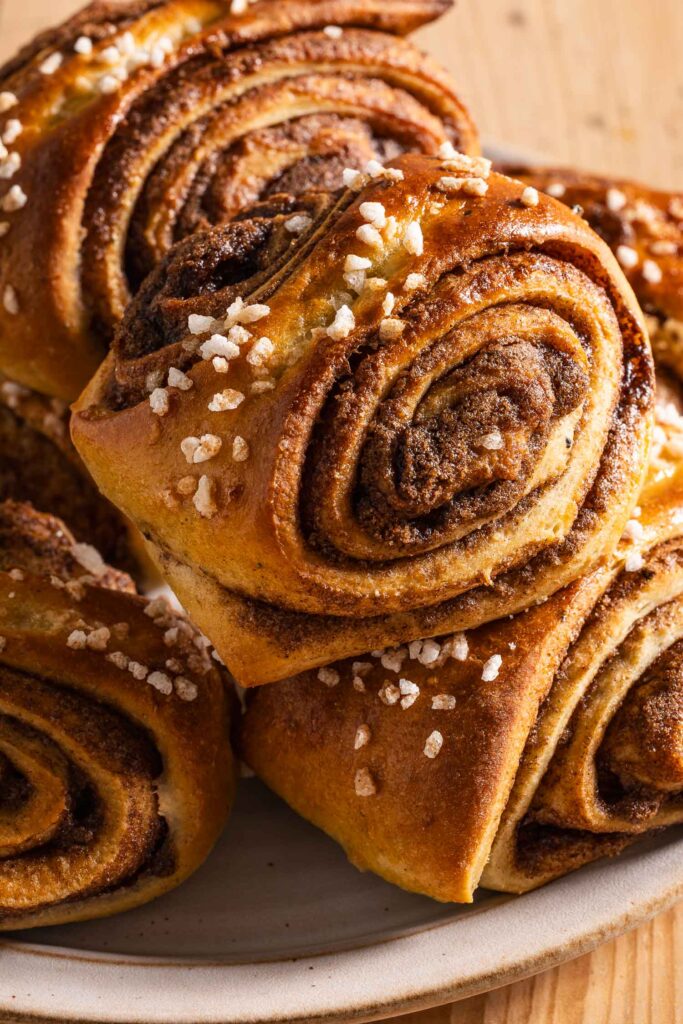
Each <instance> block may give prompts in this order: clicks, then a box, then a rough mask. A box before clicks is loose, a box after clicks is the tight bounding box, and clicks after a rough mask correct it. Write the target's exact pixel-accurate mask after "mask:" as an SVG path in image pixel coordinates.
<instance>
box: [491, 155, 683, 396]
mask: <svg viewBox="0 0 683 1024" xmlns="http://www.w3.org/2000/svg"><path fill="white" fill-rule="evenodd" d="M502 169H503V170H504V171H505V173H506V174H510V175H512V177H515V178H519V179H520V180H522V181H524V182H525V183H528V184H529V185H531V186H533V187H535V188H538V189H541V190H542V191H544V192H547V193H548V194H549V195H552V196H554V197H555V198H557V199H558V200H560V201H561V202H563V203H566V205H567V206H580V207H581V211H582V216H584V217H585V218H586V220H587V221H588V223H589V224H590V225H591V227H592V228H593V229H594V230H595V231H597V233H598V234H599V235H600V236H601V237H602V238H604V240H605V241H606V242H607V244H608V245H609V246H610V248H611V249H612V250H613V251H614V252H615V253H616V254H617V258H619V259H620V262H621V264H622V267H623V270H624V273H625V274H626V276H627V278H628V279H629V282H630V284H631V286H632V288H633V290H634V291H635V293H636V297H637V298H638V301H639V302H640V304H641V306H642V307H643V310H644V311H645V313H646V314H648V329H649V332H650V340H651V342H652V350H653V354H654V357H655V362H656V363H657V364H658V366H660V367H665V368H667V369H668V370H671V371H673V372H674V373H675V374H676V375H677V377H678V378H679V380H683V193H681V192H667V191H664V190H657V189H653V188H649V187H648V186H646V185H640V184H637V183H635V182H632V181H625V180H623V179H620V178H606V177H599V176H597V175H593V174H585V173H582V172H581V171H574V170H570V169H567V168H554V167H549V168H532V167H526V166H523V165H512V164H506V165H504V166H503V168H502Z"/></svg>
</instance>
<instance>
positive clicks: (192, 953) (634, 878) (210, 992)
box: [0, 147, 683, 1024]
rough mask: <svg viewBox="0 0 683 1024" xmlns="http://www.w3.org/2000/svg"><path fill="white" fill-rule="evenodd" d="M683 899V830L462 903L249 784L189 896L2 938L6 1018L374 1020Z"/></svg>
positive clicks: (184, 891) (529, 964)
mask: <svg viewBox="0 0 683 1024" xmlns="http://www.w3.org/2000/svg"><path fill="white" fill-rule="evenodd" d="M495 155H496V156H497V157H498V158H500V159H504V158H505V159H508V160H524V159H525V155H524V154H520V153H518V152H514V151H510V150H509V149H504V150H503V149H501V148H498V147H496V153H495ZM526 158H527V159H528V154H527V155H526ZM681 896H683V829H679V830H672V831H669V832H667V833H664V834H662V835H661V836H659V837H658V838H657V839H654V840H650V841H649V842H646V843H641V844H638V845H636V846H634V847H632V848H631V849H630V850H629V851H627V852H626V853H625V854H623V855H622V856H620V857H619V858H617V859H616V860H611V861H601V862H598V863H596V864H593V865H591V866H590V867H587V868H584V869H582V870H581V871H578V872H576V873H575V874H573V875H569V876H567V877H566V878H563V879H560V880H559V881H557V882H554V883H552V884H551V885H548V886H546V887H545V888H543V889H540V890H538V891H537V892H534V893H529V894H527V895H525V896H523V897H508V896H500V895H496V894H494V893H482V894H481V895H480V896H479V897H478V898H477V900H476V902H475V903H474V904H473V905H472V906H469V907H454V906H444V905H441V904H438V903H434V902H432V901H431V900H428V899H425V898H423V897H419V896H411V895H409V894H408V893H404V892H402V891H401V890H399V889H396V888H394V887H393V886H390V885H388V884H387V883H385V882H382V881H381V880H380V879H379V878H376V877H374V876H373V875H368V874H360V873H359V872H358V871H356V870H355V869H354V868H353V867H351V866H350V865H349V864H348V863H347V861H346V859H345V857H344V854H343V853H342V851H341V850H340V848H339V847H338V846H337V845H336V844H335V843H333V842H332V841H331V840H330V839H328V838H327V837H326V836H324V835H322V833H320V832H318V831H317V830H316V829H314V828H313V827H312V826H310V825H308V824H307V823H306V822H304V821H303V820H301V819H300V818H298V817H297V816H296V815H295V814H294V813H293V812H291V811H290V810H289V809H288V808H287V807H286V806H285V805H284V804H283V803H282V802H281V801H279V800H278V799H277V798H276V797H275V796H273V795H272V794H271V793H269V792H268V791H267V790H266V789H265V788H264V787H263V786H262V785H261V784H260V783H259V782H258V781H257V780H255V779H249V780H245V781H243V782H242V784H241V786H240V793H239V797H238V801H237V806H236V808H235V811H234V813H233V815H232V817H231V819H230V822H229V824H228V828H227V829H226V832H225V834H224V835H223V837H222V839H221V841H220V843H219V845H218V847H217V848H216V850H215V851H214V853H213V854H212V856H211V857H210V858H209V860H208V862H207V863H206V864H205V865H204V867H203V868H202V869H201V870H200V871H199V872H197V874H196V875H195V876H194V877H193V878H191V879H190V880H189V881H188V882H186V883H185V885H183V886H182V887H181V888H180V889H178V890H177V891H176V892H173V893H170V894H169V895H168V896H165V897H163V898H162V899H160V900H157V901H156V902H155V903H153V904H150V905H148V906H146V907H142V908H140V909H138V910H134V911H131V912H129V913H127V914H121V915H119V916H118V917H114V918H110V919H108V920H104V921H93V922H90V923H88V924H79V925H68V926H65V927H62V928H52V929H42V930H36V931H29V932H26V933H23V934H21V933H15V934H14V935H10V936H8V937H7V938H5V939H3V940H0V1019H2V1020H8V1019H9V1020H12V1021H15V1020H22V1019H24V1018H26V1019H30V1020H31V1021H32V1022H33V1024H36V1022H40V1021H43V1020H49V1021H59V1022H60V1024H61V1022H79V1024H84V1022H93V1024H94V1022H97V1024H105V1022H106V1024H123V1022H125V1024H134V1022H135V1024H138V1022H140V1024H225V1022H228V1021H230V1022H231V1024H252V1022H253V1024H257V1022H258V1024H261V1022H263V1024H276V1022H277V1024H281V1022H290V1021H304V1020H306V1021H308V1022H311V1021H322V1020H325V1021H329V1022H337V1021H338V1022H341V1021H349V1020H369V1019H373V1018H378V1017H385V1016H388V1015H390V1014H392V1013H399V1012H402V1011H407V1010H418V1009H422V1008H425V1007H427V1006H433V1005H436V1004H438V1003H445V1002H449V1001H452V1000H455V999H459V998H463V997H465V996H468V995H474V994H475V993H477V992H482V991H485V990H486V989H490V988H495V987H496V986H498V985H503V984H505V983H506V982H510V981H514V980H516V979H518V978H522V977H525V976H528V975H530V974H534V973H535V972H537V971H540V970H543V969H545V968H548V967H551V966H553V965H554V964H557V963H560V962H561V961H563V960H568V959H570V958H571V957H574V956H578V955H579V954H580V953H583V952H586V951H587V950H589V949H591V948H593V947H594V946H596V945H598V943H600V942H602V941H604V940H605V939H607V938H610V937H612V936H614V935H618V934H619V933H620V932H622V931H625V930H626V929H627V928H629V927H632V926H633V925H636V924H638V923H639V922H641V921H643V920H645V919H647V918H648V917H650V916H652V915H653V914H655V913H656V912H657V911H660V910H662V909H664V908H665V907H667V906H669V905H670V904H671V903H673V902H674V901H675V900H676V899H677V898H679V897H681Z"/></svg>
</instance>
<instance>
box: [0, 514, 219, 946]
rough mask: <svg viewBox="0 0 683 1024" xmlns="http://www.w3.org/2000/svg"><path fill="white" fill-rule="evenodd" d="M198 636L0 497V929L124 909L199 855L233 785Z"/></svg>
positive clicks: (214, 687) (63, 533)
mask: <svg viewBox="0 0 683 1024" xmlns="http://www.w3.org/2000/svg"><path fill="white" fill-rule="evenodd" d="M198 639H199V638H198V634H197V633H196V631H195V630H194V629H193V628H192V627H191V626H190V625H189V623H188V622H187V620H186V619H185V618H184V617H183V616H180V615H175V614H174V613H172V612H171V610H170V608H169V607H168V606H167V605H166V603H165V602H164V601H160V600H157V601H154V602H149V601H146V600H144V599H143V598H141V597H139V596H138V595H137V594H136V593H135V588H134V585H133V583H132V581H131V580H130V579H129V578H128V577H126V576H125V575H124V574H122V573H118V572H116V571H114V570H111V569H109V568H108V567H107V566H106V565H105V564H104V563H103V562H102V560H101V559H100V557H99V555H98V554H97V552H96V551H95V550H94V549H93V548H89V547H88V546H87V545H85V544H82V543H76V542H75V541H74V539H73V537H72V536H71V535H70V534H69V532H68V530H67V529H66V527H65V526H64V524H63V523H61V522H60V521H59V520H57V519H54V518H52V517H51V516H46V515H42V514H40V513H37V512H34V511H33V509H32V508H31V506H29V505H21V504H17V503H14V502H5V503H3V504H2V505H0V781H1V782H2V785H1V787H0V788H1V795H0V929H5V930H6V929H12V928H26V927H34V926H38V925H45V924H56V923H61V922H67V921H76V920H84V919H87V918H92V917H100V916H104V915H108V914H112V913H115V912H117V911H120V910H126V909H129V908H130V907H134V906H137V905H139V904H141V903H144V902H146V901H148V900H150V899H153V898H154V897H156V896H158V895H160V894H161V893H163V892H166V891H167V890H169V889H171V888H173V887H174V886H176V885H178V884H179V883H180V882H181V881H182V880H183V879H184V878H186V877H187V875H189V874H190V873H191V872H192V871H194V870H195V869H196V868H197V867H198V866H199V864H201V862H202V861H203V859H204V858H205V857H206V856H207V854H208V852H209V850H210V849H211V847H212V845H213V843H214V842H215V840H216V838H217V836H218V834H219V832H220V829H221V827H222V825H223V823H224V821H225V818H226V816H227V813H228V811H229V808H230V805H231V803H232V799H233V795H234V787H235V778H234V768H233V764H232V758H231V754H230V747H229V741H228V733H229V717H230V710H229V709H230V704H229V698H228V691H227V689H226V681H225V679H224V678H223V677H222V676H221V674H220V672H219V670H218V668H217V666H215V664H213V665H212V663H211V659H210V658H209V656H208V653H207V652H206V650H205V648H204V647H203V646H201V645H199V646H198V644H197V643H196V642H195V641H197V640H198Z"/></svg>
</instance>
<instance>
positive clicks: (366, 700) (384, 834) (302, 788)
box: [241, 403, 683, 901]
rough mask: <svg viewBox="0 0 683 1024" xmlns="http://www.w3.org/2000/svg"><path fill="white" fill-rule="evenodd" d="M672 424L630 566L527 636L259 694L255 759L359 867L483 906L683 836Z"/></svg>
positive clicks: (653, 470)
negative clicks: (629, 848) (680, 828)
mask: <svg viewBox="0 0 683 1024" xmlns="http://www.w3.org/2000/svg"><path fill="white" fill-rule="evenodd" d="M659 419H660V424H663V426H662V425H660V427H659V428H658V429H659V430H661V431H662V432H663V433H664V434H665V439H664V441H663V442H662V441H661V439H658V440H657V441H656V444H655V448H654V452H653V458H652V463H651V466H650V471H649V475H648V479H647V483H646V486H645V487H644V489H643V491H642V495H641V502H640V508H638V509H636V510H635V513H636V517H635V518H634V519H632V520H631V521H630V522H629V525H628V528H627V530H626V532H625V535H624V538H623V540H622V543H621V545H620V547H619V549H618V551H617V553H616V555H615V557H614V559H613V561H612V563H611V564H610V565H605V566H603V567H602V568H600V569H598V570H595V571H594V572H593V573H591V574H589V575H588V576H585V577H583V578H582V579H581V580H579V581H577V582H576V583H574V584H572V585H570V586H569V587H567V588H565V589H564V590H562V591H560V592H559V593H557V594H555V595H554V596H553V597H551V598H550V599H549V600H548V601H546V602H545V603H543V604H542V605H540V606H538V607H535V608H531V609H530V610H528V611H526V612H524V613H522V614H520V615H518V616H516V617H515V618H512V619H510V620H501V621H499V622H494V623H491V624H489V625H487V626H483V627H481V628H479V629H477V630H474V631H472V632H468V633H466V634H461V635H459V636H457V637H456V638H447V637H438V638H437V639H436V640H430V641H427V642H425V643H424V644H422V643H417V644H414V645H413V644H411V645H407V646H403V647H400V648H398V649H394V650H390V651H387V652H382V651H375V652H372V653H371V654H367V655H364V656H362V657H361V658H359V659H358V660H357V661H356V662H355V663H351V662H338V663H335V664H333V665H331V666H326V667H325V668H324V669H322V670H320V672H319V673H318V674H317V675H316V674H315V673H314V672H308V673H305V674H303V675H301V676H298V677H295V678H293V679H291V680H287V681H286V682H285V683H279V684H275V685H273V686H266V687H261V688H259V689H258V690H255V691H253V692H252V693H250V694H249V698H248V703H247V713H246V716H245V717H244V719H243V722H242V726H241V746H242V752H243V755H244V757H245V759H246V760H247V762H248V763H249V764H250V765H251V766H252V767H253V768H254V770H255V771H256V773H257V774H258V775H259V776H260V777H261V778H263V779H264V780H265V781H266V782H267V783H268V785H269V786H271V787H272V788H273V789H274V790H275V791H276V792H277V793H279V794H280V795H281V796H282V797H284V799H285V800H287V802H288V803H290V804H291V805H292V806H293V807H294V808H295V809H296V810H297V811H299V813H301V814H303V815H304V816H305V817H307V818H309V819H310V820H311V821H313V822H314V823H315V824H317V825H318V826H320V827H321V828H323V829H325V830H326V831H327V832H329V833H330V835H332V836H333V837H334V838H336V839H337V840H338V841H339V842H340V843H341V844H342V845H343V846H344V848H345V849H346V851H347V853H348V855H349V857H350V859H351V860H352V861H353V862H354V863H355V864H357V865H358V866H360V867H364V868H369V869H371V870H373V871H376V872H377V873H379V874H380V875H382V876H383V877H385V878H387V879H389V880H390V881H393V882H396V883H397V884H399V885H402V886H404V887H405V888H407V889H410V890H413V891H417V892H421V893H425V894H427V895H429V896H432V897H435V898H436V899H440V900H446V901H451V900H453V901H468V900H471V899H472V897H473V894H474V891H475V890H476V888H477V886H478V885H483V886H486V887H489V888H493V889H500V890H504V891H508V892H524V891H526V890H529V889H533V888H535V887H536V886H538V885H541V884H543V883H544V882H547V881H549V880H550V879H552V878H555V877H557V876H559V875H562V874H565V873H566V872H568V871H571V870H573V869H575V868H577V867H580V866H581V865H582V864H584V863H586V862H588V861H591V860H594V859H596V858H597V857H600V856H605V855H608V854H614V853H617V852H619V851H620V850H621V849H623V848H624V847H625V846H626V845H627V844H629V843H631V842H633V841H634V840H635V839H636V838H637V837H638V836H642V835H645V834H649V833H650V832H651V831H652V830H656V829H658V828H661V827H663V826H667V825H671V824H675V823H679V822H681V821H683V771H682V765H683V728H682V726H683V718H682V717H681V709H682V704H681V701H682V697H683V688H682V685H683V684H682V680H683V673H682V671H681V664H682V656H681V649H682V644H683V542H682V541H681V516H680V510H681V507H683V506H682V505H681V498H682V497H683V491H682V490H681V486H682V483H683V464H682V463H681V461H680V453H679V451H678V445H679V443H680V439H681V437H683V417H681V416H680V407H679V408H678V410H675V409H672V407H671V404H670V403H664V404H662V406H661V407H660V409H659ZM492 656H497V659H496V660H497V661H498V659H499V661H498V664H493V665H492V664H491V662H490V660H489V659H491V657H492ZM434 730H436V731H437V732H438V733H439V737H437V739H436V740H435V739H434V736H433V731H434ZM429 754H431V756H429Z"/></svg>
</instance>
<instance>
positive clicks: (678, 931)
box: [0, 0, 683, 1024]
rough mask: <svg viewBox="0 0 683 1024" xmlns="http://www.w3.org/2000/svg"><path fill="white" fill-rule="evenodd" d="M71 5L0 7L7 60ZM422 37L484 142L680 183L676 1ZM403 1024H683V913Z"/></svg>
mask: <svg viewBox="0 0 683 1024" xmlns="http://www.w3.org/2000/svg"><path fill="white" fill-rule="evenodd" d="M77 6H79V5H78V3H74V2H73V0H0V60H1V59H3V58H4V57H6V56H8V55H9V54H10V53H11V52H12V51H13V50H14V49H15V48H16V47H17V46H18V45H19V44H20V43H21V42H24V41H25V40H26V39H27V38H28V37H29V36H30V35H31V34H32V33H34V32H36V31H38V29H40V28H43V27H44V26H45V25H47V24H49V23H51V22H56V21H59V20H60V19H61V18H62V17H63V16H64V15H66V14H67V13H69V12H70V11H72V10H74V9H75V8H76V7H77ZM420 40H421V42H422V44H423V45H424V46H425V48H427V49H429V50H430V52H431V53H433V54H434V55H435V56H437V57H438V58H439V59H440V60H441V61H442V63H444V64H446V65H447V66H448V67H449V68H450V70H451V71H452V73H453V74H454V75H455V77H456V79H457V81H458V83H459V86H460V89H461V92H462V94H463V96H464V97H465V98H466V100H467V101H468V103H469V104H470V107H471V109H472V111H473V113H474V114H475V116H476V117H477V120H478V122H479V124H480V126H481V128H482V131H483V134H484V137H485V138H486V139H490V140H498V141H503V142H506V143H508V144H511V145H514V146H518V147H520V148H522V149H524V150H526V151H530V152H532V153H533V152H536V153H538V154H539V155H543V156H545V157H546V158H551V159H552V160H554V161H557V162H558V163H562V162H564V163H569V164H574V165H577V166H580V167H584V168H587V169H592V170H596V171H605V172H612V173H615V174H624V175H629V176H634V177H638V178H641V179H642V180H643V181H646V182H650V183H652V184H655V185H662V186H669V187H672V188H681V187H683V180H682V179H683V130H682V128H681V126H682V125H683V60H681V54H683V2H682V0H649V2H646V0H460V3H459V5H458V7H457V8H456V9H455V10H454V11H452V12H451V13H450V14H449V15H448V16H447V18H446V19H444V20H443V21H441V22H440V23H439V24H438V25H437V26H431V27H429V28H427V29H425V30H423V31H422V33H421V34H420ZM453 955H454V956H457V950H454V951H453ZM400 1019H401V1020H402V1021H403V1022H404V1024H683V906H681V907H679V909H678V910H672V911H669V913H666V914H662V915H660V916H659V917H657V918H655V919H654V921H651V922H650V923H649V924H646V925H643V926H641V927H640V928H638V929H636V930H635V931H633V932H630V933H629V934H627V935H625V936H622V937H621V938H620V939H617V940H616V941H613V942H610V943H607V944H605V945H604V946H601V947H600V948H599V949H597V950H595V951H594V952H593V953H590V954H588V955H587V956H583V957H580V958H579V959H578V960H574V961H572V962H571V963H567V964H564V965H562V966H561V967H557V968H555V969H554V970H551V971H547V972H545V973H544V974H540V975H537V976H536V977H535V978H531V979H529V980H528V981H523V982H518V983H517V984H515V985H510V986H508V987H506V988H503V989H500V990H498V991H495V992H490V993H488V994H486V995H483V996H477V997H476V998H474V999H468V1000H465V1001H464V1002H462V1003H456V1004H453V1005H452V1006H446V1007H441V1008H438V1009H435V1010H429V1011H427V1012H425V1013H421V1014H411V1015H409V1016H407V1017H403V1018H400ZM397 1020H398V1018H397Z"/></svg>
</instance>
